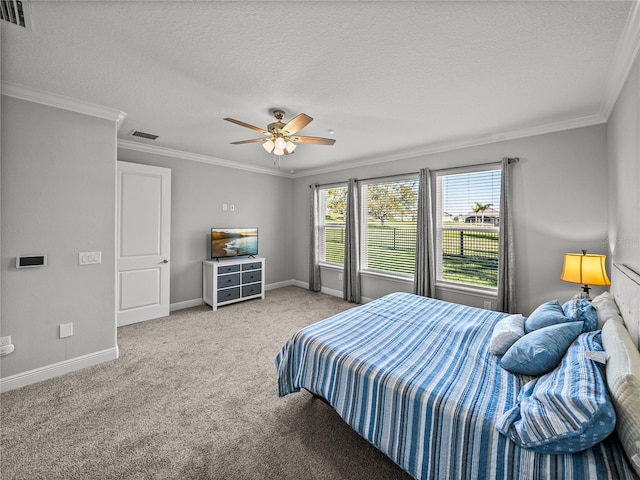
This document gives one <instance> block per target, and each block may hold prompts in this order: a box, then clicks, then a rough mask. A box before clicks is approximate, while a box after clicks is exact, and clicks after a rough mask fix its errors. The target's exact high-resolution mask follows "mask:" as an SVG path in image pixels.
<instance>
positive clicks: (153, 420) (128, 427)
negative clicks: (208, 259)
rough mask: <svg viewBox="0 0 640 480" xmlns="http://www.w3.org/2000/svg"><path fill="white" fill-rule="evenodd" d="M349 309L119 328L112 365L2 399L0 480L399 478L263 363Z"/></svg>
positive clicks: (280, 300)
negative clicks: (284, 387)
mask: <svg viewBox="0 0 640 480" xmlns="http://www.w3.org/2000/svg"><path fill="white" fill-rule="evenodd" d="M352 306H353V304H349V303H347V302H344V301H343V300H341V299H338V298H335V297H331V296H328V295H324V294H319V293H312V292H309V291H307V290H304V289H301V288H297V287H286V288H280V289H277V290H272V291H269V292H267V294H266V296H265V299H264V300H260V299H257V300H249V301H246V302H240V303H236V304H232V305H227V306H224V307H220V308H219V309H218V310H217V311H215V312H214V311H212V310H211V308H210V307H208V306H201V307H194V308H190V309H185V310H180V311H177V312H174V313H172V314H171V315H170V316H168V317H164V318H160V319H156V320H151V321H147V322H142V323H138V324H133V325H128V326H125V327H121V328H119V329H118V346H119V349H120V358H118V359H117V360H114V361H111V362H107V363H104V364H101V365H97V366H95V367H91V368H87V369H84V370H80V371H77V372H73V373H71V374H68V375H65V376H62V377H58V378H54V379H51V380H48V381H45V382H41V383H38V384H34V385H29V386H27V387H23V388H20V389H16V390H13V391H10V392H6V393H3V394H2V395H1V396H0V415H1V416H0V422H1V423H0V461H1V464H0V474H1V475H0V476H1V477H2V478H3V479H25V480H26V479H29V480H33V479H46V480H55V479H65V480H69V479H82V480H89V479H126V480H129V479H271V478H273V479H285V480H286V479H301V478H306V479H318V480H324V479H327V480H329V479H331V480H336V479H367V480H376V479H380V480H382V479H384V480H393V479H398V480H407V479H410V478H411V477H410V476H409V475H408V474H406V473H405V472H403V471H402V470H401V469H400V468H399V467H398V466H396V465H395V464H394V463H393V462H392V461H391V460H389V459H388V458H387V457H386V456H385V455H383V454H382V453H381V452H379V451H378V450H377V449H375V448H374V447H373V446H371V445H370V444H369V443H368V442H367V441H365V440H364V439H362V438H361V437H360V436H359V435H358V434H357V433H355V432H354V431H353V430H352V429H351V428H350V427H349V426H348V425H347V424H346V423H344V422H343V421H342V420H341V419H340V417H339V416H338V415H337V414H336V413H335V411H333V410H332V409H331V408H330V407H329V406H328V405H326V404H325V403H323V402H322V401H320V400H317V399H314V398H313V397H312V396H311V395H310V394H309V393H307V392H300V393H296V394H293V395H289V396H287V397H284V398H278V395H277V383H276V382H277V378H276V371H275V367H274V359H275V356H276V354H277V353H278V351H279V350H280V348H281V347H282V345H283V344H284V343H285V341H286V340H287V339H288V338H289V337H290V336H291V335H292V334H293V333H294V332H295V331H297V330H298V329H300V328H302V327H304V326H305V325H309V324H311V323H314V322H316V321H319V320H321V319H323V318H325V317H327V316H330V315H333V314H335V313H338V312H341V311H343V310H346V309H347V308H351V307H352Z"/></svg>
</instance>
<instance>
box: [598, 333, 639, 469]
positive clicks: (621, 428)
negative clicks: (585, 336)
mask: <svg viewBox="0 0 640 480" xmlns="http://www.w3.org/2000/svg"><path fill="white" fill-rule="evenodd" d="M602 344H603V346H604V349H605V351H606V352H607V355H609V360H608V361H607V369H606V370H607V385H608V386H609V392H610V393H611V399H612V401H613V405H614V406H615V409H616V414H617V415H618V424H617V425H616V430H617V432H618V437H620V440H621V443H622V446H623V447H624V449H625V451H626V452H627V457H628V458H629V459H630V460H631V464H632V465H633V468H635V470H636V472H637V473H638V475H640V401H638V398H640V353H638V349H637V348H636V346H635V344H634V343H633V340H632V339H631V336H630V335H629V332H628V331H627V329H626V328H625V327H624V325H623V324H622V323H620V322H607V323H605V324H604V327H602Z"/></svg>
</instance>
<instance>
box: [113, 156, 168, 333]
mask: <svg viewBox="0 0 640 480" xmlns="http://www.w3.org/2000/svg"><path fill="white" fill-rule="evenodd" d="M117 188H118V196H117V199H118V200H117V201H118V205H117V208H118V227H117V241H116V245H117V246H116V248H117V252H116V253H117V269H118V272H117V277H118V280H117V297H118V326H119V327H121V326H122V325H128V324H130V323H136V322H142V321H144V320H151V319H152V318H159V317H164V316H167V315H169V273H170V265H171V264H170V263H169V260H170V259H169V253H170V239H171V169H169V168H162V167H152V166H149V165H139V164H137V163H128V162H118V187H117Z"/></svg>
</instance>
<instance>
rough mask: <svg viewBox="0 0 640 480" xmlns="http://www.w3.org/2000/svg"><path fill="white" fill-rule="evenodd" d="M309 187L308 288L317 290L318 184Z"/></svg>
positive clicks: (318, 242)
mask: <svg viewBox="0 0 640 480" xmlns="http://www.w3.org/2000/svg"><path fill="white" fill-rule="evenodd" d="M310 188H311V215H310V217H311V243H310V245H309V290H311V291H312V292H319V291H320V289H321V288H322V283H321V281H320V218H321V217H320V216H321V215H322V212H320V186H319V185H318V184H317V183H315V184H313V185H311V186H310Z"/></svg>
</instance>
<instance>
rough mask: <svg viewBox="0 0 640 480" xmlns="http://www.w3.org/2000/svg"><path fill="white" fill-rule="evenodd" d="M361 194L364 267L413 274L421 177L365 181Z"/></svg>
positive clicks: (362, 256) (379, 270) (393, 272)
mask: <svg viewBox="0 0 640 480" xmlns="http://www.w3.org/2000/svg"><path fill="white" fill-rule="evenodd" d="M361 195H362V201H361V204H362V215H361V218H362V219H363V221H362V229H361V230H362V243H361V264H362V265H361V266H362V269H363V270H373V271H378V272H384V273H388V274H392V275H402V276H408V275H413V273H414V271H415V252H416V220H417V209H418V179H417V178H416V177H411V178H404V179H393V180H392V179H389V180H382V181H376V182H367V183H362V185H361ZM365 219H366V220H365Z"/></svg>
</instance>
